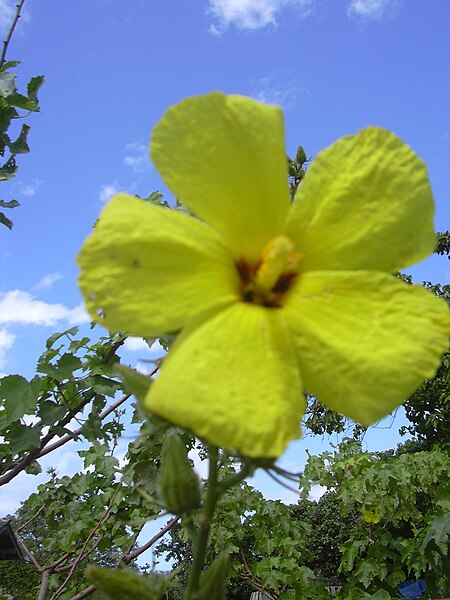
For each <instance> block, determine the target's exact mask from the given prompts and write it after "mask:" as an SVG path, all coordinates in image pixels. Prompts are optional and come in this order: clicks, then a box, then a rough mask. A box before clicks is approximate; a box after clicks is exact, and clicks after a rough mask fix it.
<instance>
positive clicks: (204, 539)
mask: <svg viewBox="0 0 450 600" xmlns="http://www.w3.org/2000/svg"><path fill="white" fill-rule="evenodd" d="M218 458H219V451H218V448H216V447H215V446H210V447H209V472H208V487H207V489H206V498H205V507H204V510H203V513H202V514H201V515H200V525H199V529H198V533H197V539H196V540H195V541H194V560H193V561H192V566H191V570H190V573H189V580H188V585H187V588H186V593H185V600H193V598H194V594H195V593H196V592H197V590H198V584H199V581H200V574H201V572H202V568H203V563H204V561H205V554H206V549H207V547H208V537H209V531H210V529H211V523H212V519H213V516H214V511H215V509H216V503H217V498H218V494H217V491H218V490H217V463H218Z"/></svg>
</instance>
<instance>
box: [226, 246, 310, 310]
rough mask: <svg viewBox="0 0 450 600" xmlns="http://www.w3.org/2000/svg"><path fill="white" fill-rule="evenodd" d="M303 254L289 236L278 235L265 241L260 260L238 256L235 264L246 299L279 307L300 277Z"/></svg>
mask: <svg viewBox="0 0 450 600" xmlns="http://www.w3.org/2000/svg"><path fill="white" fill-rule="evenodd" d="M301 257H302V255H301V254H300V253H299V252H296V250H295V244H294V242H293V241H292V240H291V239H290V238H288V237H287V236H285V235H278V236H277V237H276V238H273V239H272V240H270V242H268V243H267V244H266V245H265V247H264V249H263V251H262V256H261V260H260V261H259V263H257V264H249V263H248V262H246V261H245V260H244V259H241V260H239V261H238V262H237V263H236V268H237V271H238V273H239V276H240V278H241V293H242V299H243V300H244V302H251V303H253V304H259V305H261V306H269V307H280V306H281V304H282V299H283V296H284V294H285V293H286V292H287V290H288V289H289V288H290V287H291V285H292V283H293V282H294V280H295V278H296V277H297V274H298V271H297V265H298V262H299V260H300V259H301Z"/></svg>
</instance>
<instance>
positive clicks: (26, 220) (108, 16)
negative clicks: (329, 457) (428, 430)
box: [0, 0, 450, 512]
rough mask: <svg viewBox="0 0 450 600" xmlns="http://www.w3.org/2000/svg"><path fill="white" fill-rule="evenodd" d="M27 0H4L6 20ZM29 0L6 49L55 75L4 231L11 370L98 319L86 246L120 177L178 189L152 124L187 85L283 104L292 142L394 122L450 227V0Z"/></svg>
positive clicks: (12, 186)
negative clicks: (157, 158)
mask: <svg viewBox="0 0 450 600" xmlns="http://www.w3.org/2000/svg"><path fill="white" fill-rule="evenodd" d="M14 4H15V3H14V2H12V1H9V0H0V28H1V30H2V34H3V35H4V32H5V31H6V29H7V27H8V25H9V22H10V19H11V16H12V12H11V11H13V10H14V8H13V7H14ZM25 6H26V9H25V12H24V15H23V18H22V20H21V22H20V24H19V27H18V28H17V31H16V33H15V35H14V38H13V41H12V43H11V45H10V48H9V51H8V58H9V59H20V60H22V61H23V63H22V65H21V66H20V67H19V68H18V69H17V73H18V80H17V81H18V85H19V88H20V87H21V88H22V89H23V88H25V86H26V83H27V81H28V79H29V78H30V77H31V76H33V75H38V74H44V75H45V77H46V84H45V86H44V87H43V88H42V90H41V94H40V102H41V113H40V114H38V115H32V116H30V117H28V118H27V120H26V122H28V123H29V124H30V125H31V133H30V136H29V143H30V146H31V152H30V154H29V155H26V156H23V157H19V165H20V170H19V173H18V175H17V177H16V178H15V179H14V180H13V181H12V182H10V183H8V184H4V183H3V184H2V196H1V197H2V198H5V199H9V198H11V197H16V198H17V199H19V200H20V201H21V203H22V206H21V207H20V208H17V209H15V210H14V211H11V215H10V216H11V217H12V218H13V220H14V224H15V225H14V229H13V231H12V232H9V231H7V230H6V229H5V228H3V229H1V230H0V372H2V373H15V372H19V373H22V374H24V375H26V376H30V377H31V376H32V375H33V372H34V366H35V362H36V359H37V357H38V356H39V354H40V352H41V351H42V348H43V344H44V340H45V339H46V337H47V336H48V335H50V334H51V333H53V332H54V331H55V330H62V329H64V328H66V327H67V326H70V325H72V324H76V323H82V322H83V321H84V322H85V321H86V316H85V314H84V311H83V309H82V305H81V296H80V294H79V291H78V288H77V285H76V276H77V268H76V265H75V257H76V254H77V252H78V250H79V248H80V246H81V244H82V242H83V240H84V238H85V237H86V236H87V235H88V233H89V232H90V230H91V228H92V225H93V223H94V221H95V220H96V218H97V216H98V214H99V212H100V210H101V208H102V206H103V205H104V202H105V201H106V200H107V198H108V197H109V196H111V195H112V194H113V193H114V192H115V191H119V190H124V191H128V192H131V193H138V194H140V195H142V196H146V195H148V194H149V193H150V192H152V191H154V190H161V191H163V192H166V189H165V187H164V185H163V184H162V182H161V180H160V178H159V175H158V173H157V172H156V170H155V169H154V168H153V167H152V165H151V164H150V161H149V159H148V157H147V146H148V139H149V135H150V132H151V130H152V128H153V127H154V125H155V124H156V122H157V121H158V120H159V119H160V117H161V116H162V114H163V112H164V111H165V110H166V109H167V108H168V107H169V106H170V105H172V104H174V103H176V102H177V101H179V100H181V99H182V98H184V97H185V96H187V95H193V94H200V93H204V92H208V91H211V90H221V91H224V92H226V93H238V94H244V95H249V96H253V97H255V98H257V99H260V100H262V101H265V102H269V103H276V104H280V105H281V106H282V107H283V108H284V111H285V122H286V144H287V151H288V153H290V154H291V155H293V154H294V153H295V149H296V147H297V145H299V144H302V145H303V146H304V148H305V150H306V151H307V153H308V155H310V156H314V155H316V154H317V152H318V151H319V150H320V149H321V148H323V147H325V146H327V145H329V144H330V143H332V142H333V141H334V140H336V139H337V138H339V137H340V136H342V135H344V134H347V133H353V132H356V131H357V130H358V129H361V128H363V127H365V126H367V125H368V124H374V125H380V126H384V127H387V128H389V129H392V130H393V131H394V132H395V133H396V134H397V135H399V136H400V137H401V138H403V139H404V140H405V141H406V142H407V143H409V144H410V145H411V146H412V148H413V149H414V150H415V151H416V152H417V153H418V154H419V155H420V156H421V157H422V158H423V159H424V160H425V162H426V163H427V165H428V167H429V173H430V178H431V183H432V187H433V190H434V194H435V200H436V227H437V229H438V230H443V229H449V213H450V209H449V206H450V177H449V169H448V164H449V161H450V69H449V67H448V64H449V60H450V36H449V35H448V23H450V2H448V1H447V0H435V1H434V2H430V3H427V2H423V0H421V1H419V0H403V1H402V0H191V1H189V2H187V1H186V0H171V1H166V2H148V1H147V0H127V2H122V1H119V0H64V2H58V1H55V0H54V1H51V0H39V2H38V1H36V0H27V2H26V4H25ZM411 272H413V273H414V274H415V277H416V278H417V279H418V280H419V281H421V280H422V279H424V278H425V279H431V280H434V281H440V282H441V283H445V282H448V280H449V278H450V263H449V261H447V260H446V259H445V258H438V257H434V258H432V259H430V260H428V261H426V262H425V263H424V264H423V265H420V266H418V267H416V268H414V269H411ZM140 353H141V354H140ZM127 356H129V359H130V360H134V361H135V360H136V359H137V358H142V357H144V358H145V352H144V351H143V350H142V347H141V348H140V349H139V344H138V343H136V344H135V350H134V351H133V348H131V347H129V348H128V355H127ZM133 357H134V358H133ZM147 358H148V356H147ZM396 429H397V427H395V426H394V427H393V428H391V429H387V430H385V429H378V430H375V431H373V432H371V433H370V434H369V435H368V445H369V447H370V448H375V447H377V448H378V447H379V448H382V447H389V446H391V445H392V444H393V443H394V442H395V439H396V436H395V433H394V432H395V431H396ZM319 443H320V440H319V441H316V442H314V447H313V450H314V451H317V449H318V447H319ZM310 444H311V441H310V440H309V439H305V440H303V441H300V442H297V443H295V444H293V445H292V446H291V448H290V449H289V451H288V453H287V455H286V457H285V464H286V465H287V466H289V467H290V468H292V467H293V466H294V465H296V466H297V468H300V467H301V463H302V461H303V457H304V452H305V448H306V447H308V446H310ZM21 485H22V489H23V490H24V489H25V487H23V484H21ZM27 485H29V486H33V485H34V483H33V482H31V483H30V484H27ZM261 485H262V486H264V485H266V484H264V483H261ZM270 490H271V491H269V492H267V493H269V494H271V495H273V494H276V493H279V494H280V495H281V496H282V495H283V493H284V492H283V491H282V490H281V491H280V490H278V492H273V489H272V488H270ZM17 494H19V490H17ZM15 497H16V496H14V498H15ZM283 497H284V496H283ZM11 498H12V496H11ZM17 498H18V496H17ZM0 512H1V511H0Z"/></svg>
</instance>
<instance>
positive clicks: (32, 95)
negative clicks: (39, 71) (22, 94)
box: [27, 75, 45, 106]
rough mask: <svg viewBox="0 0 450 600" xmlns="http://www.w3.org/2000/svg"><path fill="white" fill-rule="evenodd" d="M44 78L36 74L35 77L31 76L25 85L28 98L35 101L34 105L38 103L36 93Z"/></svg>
mask: <svg viewBox="0 0 450 600" xmlns="http://www.w3.org/2000/svg"><path fill="white" fill-rule="evenodd" d="M44 81H45V78H44V76H43V75H37V76H36V77H32V78H31V79H30V81H29V83H28V86H27V94H28V98H29V99H30V100H31V101H32V102H34V103H35V105H36V106H38V105H39V102H38V97H37V93H38V91H39V89H40V87H41V86H42V84H43V83H44Z"/></svg>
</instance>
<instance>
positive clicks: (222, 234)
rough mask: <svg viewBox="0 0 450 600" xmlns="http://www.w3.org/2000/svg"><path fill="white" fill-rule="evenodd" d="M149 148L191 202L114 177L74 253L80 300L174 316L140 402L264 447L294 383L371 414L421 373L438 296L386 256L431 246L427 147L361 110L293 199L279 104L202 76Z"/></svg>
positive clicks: (424, 374)
mask: <svg viewBox="0 0 450 600" xmlns="http://www.w3.org/2000/svg"><path fill="white" fill-rule="evenodd" d="M151 155H152V158H153V162H154V163H155V165H156V167H157V168H158V170H159V172H160V173H161V175H162V177H163V179H164V180H165V182H166V184H167V185H168V187H169V188H170V189H171V190H172V192H173V193H174V194H175V195H176V196H177V197H179V198H180V199H181V200H182V201H183V203H184V204H185V205H186V206H187V207H188V208H189V209H190V210H191V211H192V213H193V214H194V215H195V216H196V217H197V218H194V217H189V216H187V215H185V214H182V213H181V212H177V211H174V210H170V209H167V208H162V207H159V206H155V205H151V204H150V203H146V202H145V201H143V200H140V199H136V198H133V197H131V196H127V195H125V194H119V195H117V196H116V197H115V198H114V199H113V200H112V201H111V202H110V203H109V204H108V205H107V206H106V208H105V209H104V211H103V213H102V215H101V217H100V220H99V222H98V223H97V225H96V227H95V230H94V232H93V234H92V235H91V236H90V237H89V238H88V240H87V241H86V242H85V244H84V246H83V248H82V250H81V253H80V256H79V264H80V267H81V276H80V286H81V289H82V290H83V293H84V296H85V299H86V305H87V308H88V310H89V312H90V314H91V315H92V316H93V317H94V318H96V319H97V320H99V321H100V322H102V323H103V324H104V325H105V326H106V327H108V328H109V329H110V330H113V331H126V332H128V333H129V334H131V335H140V336H154V335H158V334H162V333H164V332H176V331H181V334H180V335H179V337H178V338H177V340H176V343H175V344H174V346H173V348H172V349H171V350H170V352H169V355H168V357H167V358H166V359H165V361H164V364H163V367H162V370H161V373H160V375H159V377H158V378H157V379H156V380H155V382H154V383H153V384H152V386H151V389H150V392H149V394H148V397H147V399H146V405H147V406H148V408H149V409H150V410H151V411H153V412H154V413H155V414H157V415H160V416H161V417H164V418H165V419H167V420H169V421H171V422H173V423H176V424H178V425H180V426H183V427H186V428H189V429H191V430H192V431H193V432H195V433H196V434H197V435H198V436H200V437H201V438H204V439H206V440H208V441H209V442H211V443H214V444H216V445H219V446H225V447H228V448H235V449H237V450H239V451H240V452H241V453H242V454H245V455H248V456H260V457H275V456H278V455H279V454H281V453H282V452H283V450H284V448H285V446H286V444H287V443H288V442H289V441H290V440H292V439H294V438H297V437H298V436H299V435H300V419H301V416H302V415H303V413H304V410H305V400H304V395H303V390H304V389H306V390H308V391H309V392H310V393H312V394H315V395H316V396H317V397H318V398H319V399H320V400H321V402H323V403H324V404H326V405H327V406H328V407H330V408H332V409H333V410H336V411H339V412H341V413H343V414H345V415H347V416H348V417H350V418H352V419H354V420H355V421H358V422H359V423H362V424H364V425H369V424H370V423H373V422H375V421H376V420H378V419H380V418H381V417H383V416H384V415H386V414H388V413H389V412H390V411H391V410H392V409H393V408H394V407H396V406H397V405H399V404H400V403H401V402H402V401H404V400H405V399H406V398H407V397H408V396H409V395H410V394H411V393H412V392H413V391H414V390H415V389H416V388H417V387H418V386H419V385H420V383H421V382H422V381H423V380H424V379H425V378H429V377H432V376H433V375H434V373H435V371H436V369H437V367H438V366H439V362H440V361H439V358H440V355H441V354H442V352H443V351H444V350H445V349H446V347H447V342H448V333H449V330H450V318H449V311H448V308H447V306H446V304H445V303H444V302H443V301H440V300H438V299H437V298H436V297H434V296H433V295H432V294H431V293H430V292H428V291H426V290H425V289H423V288H422V287H418V286H410V285H406V284H404V283H403V282H401V281H400V280H399V279H397V278H396V277H394V276H392V275H391V274H392V273H393V272H395V271H397V270H399V269H402V268H403V267H405V266H407V265H410V264H412V263H414V262H417V261H419V260H421V259H423V258H424V257H425V256H427V255H428V254H430V253H431V252H432V250H433V248H434V244H435V235H434V231H433V223H432V220H433V200H432V195H431V191H430V186H429V182H428V178H427V174H426V169H425V166H424V165H423V163H422V161H421V160H420V159H419V158H418V157H417V156H416V155H415V154H414V153H413V152H412V151H411V150H410V148H409V147H407V146H406V145H405V144H403V143H402V142H401V141H400V140H399V139H398V138H397V137H395V136H394V135H393V134H392V133H390V132H389V131H386V130H384V129H379V128H375V127H369V128H367V129H365V130H363V131H360V132H359V133H358V134H357V135H351V136H346V137H344V138H342V139H340V140H339V141H337V142H336V143H335V144H333V145H332V146H331V147H329V148H327V149H326V150H324V151H323V152H321V153H320V154H319V155H318V156H317V158H316V159H315V161H314V162H313V164H312V165H311V167H310V168H309V169H308V171H307V173H306V177H305V179H304V181H303V183H302V184H301V186H300V188H299V190H298V192H297V196H296V198H295V201H294V202H293V203H290V201H289V193H288V183H287V172H286V171H287V167H286V158H285V149H284V131H283V119H282V113H281V110H280V109H279V108H277V107H274V106H267V105H264V104H260V103H258V102H256V101H253V100H250V99H248V98H243V97H240V96H224V95H223V94H220V93H212V94H208V95H205V96H200V97H194V98H188V99H186V100H184V101H183V102H181V103H180V104H178V105H176V106H174V107H172V108H170V109H169V110H168V111H167V113H166V114H165V116H164V117H163V119H162V120H161V122H160V123H159V124H158V125H157V126H156V128H155V130H154V133H153V138H152V143H151Z"/></svg>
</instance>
